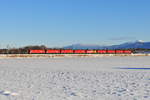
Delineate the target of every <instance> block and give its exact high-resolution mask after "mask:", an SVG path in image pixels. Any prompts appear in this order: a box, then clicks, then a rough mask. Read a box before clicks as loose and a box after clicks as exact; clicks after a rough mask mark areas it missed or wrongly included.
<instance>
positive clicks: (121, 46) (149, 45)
mask: <svg viewBox="0 0 150 100" xmlns="http://www.w3.org/2000/svg"><path fill="white" fill-rule="evenodd" d="M64 48H65V49H129V48H132V49H137V48H142V49H150V42H144V41H142V40H138V41H135V42H126V43H123V44H119V45H112V46H100V45H84V44H74V45H70V46H65V47H64Z"/></svg>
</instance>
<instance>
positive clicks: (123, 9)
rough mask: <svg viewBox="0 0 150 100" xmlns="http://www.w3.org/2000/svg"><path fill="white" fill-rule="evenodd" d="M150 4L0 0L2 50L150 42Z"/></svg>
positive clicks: (135, 0) (141, 0) (144, 0)
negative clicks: (29, 46) (3, 48)
mask: <svg viewBox="0 0 150 100" xmlns="http://www.w3.org/2000/svg"><path fill="white" fill-rule="evenodd" d="M149 5H150V0H0V47H4V46H6V45H7V44H9V45H10V46H12V47H13V46H17V47H19V46H25V45H39V44H40V45H41V44H44V45H47V46H49V47H57V46H64V45H70V44H76V43H83V44H99V45H104V44H106V45H110V44H120V43H123V42H126V41H134V40H144V41H149V40H150V6H149Z"/></svg>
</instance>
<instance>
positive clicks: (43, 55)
mask: <svg viewBox="0 0 150 100" xmlns="http://www.w3.org/2000/svg"><path fill="white" fill-rule="evenodd" d="M103 56H150V54H0V58H38V57H45V58H57V57H58V58H60V57H103Z"/></svg>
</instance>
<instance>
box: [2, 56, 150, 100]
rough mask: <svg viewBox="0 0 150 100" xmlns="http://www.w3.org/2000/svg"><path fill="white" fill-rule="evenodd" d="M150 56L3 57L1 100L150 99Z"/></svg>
mask: <svg viewBox="0 0 150 100" xmlns="http://www.w3.org/2000/svg"><path fill="white" fill-rule="evenodd" d="M126 67H129V68H132V67H133V68H135V67H136V68H142V67H144V68H149V67H150V56H145V57H144V56H135V57H134V56H132V57H130V56H124V57H119V56H114V57H109V56H107V57H93V58H92V57H89V58H88V57H83V58H79V57H78V58H1V59H0V100H150V70H142V69H117V68H126Z"/></svg>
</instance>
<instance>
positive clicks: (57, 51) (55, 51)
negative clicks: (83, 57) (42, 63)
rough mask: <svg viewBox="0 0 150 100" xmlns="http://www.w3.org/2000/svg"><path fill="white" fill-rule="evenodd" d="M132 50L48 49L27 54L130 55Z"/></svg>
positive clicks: (31, 51)
mask: <svg viewBox="0 0 150 100" xmlns="http://www.w3.org/2000/svg"><path fill="white" fill-rule="evenodd" d="M131 53H133V52H132V50H72V49H48V50H29V54H131Z"/></svg>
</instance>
